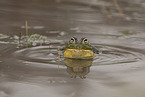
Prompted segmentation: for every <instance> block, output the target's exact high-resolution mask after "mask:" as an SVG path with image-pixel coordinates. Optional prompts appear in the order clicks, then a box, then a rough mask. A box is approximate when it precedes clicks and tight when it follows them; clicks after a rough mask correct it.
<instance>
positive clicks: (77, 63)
mask: <svg viewBox="0 0 145 97" xmlns="http://www.w3.org/2000/svg"><path fill="white" fill-rule="evenodd" d="M92 61H93V59H85V60H84V59H70V58H66V59H64V62H65V64H66V66H67V72H68V73H69V74H70V75H71V77H72V78H76V77H77V76H79V77H80V78H82V79H84V78H86V75H87V74H88V73H89V72H90V66H91V65H92Z"/></svg>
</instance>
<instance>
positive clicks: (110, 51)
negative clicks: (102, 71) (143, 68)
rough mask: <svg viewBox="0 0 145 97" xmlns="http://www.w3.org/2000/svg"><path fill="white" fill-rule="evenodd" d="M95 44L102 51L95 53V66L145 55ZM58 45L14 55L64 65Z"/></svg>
mask: <svg viewBox="0 0 145 97" xmlns="http://www.w3.org/2000/svg"><path fill="white" fill-rule="evenodd" d="M63 46H64V45H63ZM93 46H94V47H96V48H97V49H99V51H100V52H101V53H100V54H95V58H94V61H93V64H94V65H93V66H95V65H112V64H121V63H132V62H138V61H140V60H142V58H143V57H144V54H143V52H142V51H141V50H139V49H135V48H129V47H124V46H116V45H106V44H93ZM58 47H60V46H58V45H52V46H37V47H32V48H25V49H21V50H18V51H16V52H15V53H14V55H15V56H16V57H17V58H18V59H19V60H22V61H25V62H26V61H28V62H35V63H44V64H45V65H46V64H49V65H55V66H56V67H57V65H58V63H60V65H61V66H63V65H64V63H63V60H64V58H63V55H62V51H61V54H60V58H61V59H60V61H59V55H58ZM41 65H42V64H41Z"/></svg>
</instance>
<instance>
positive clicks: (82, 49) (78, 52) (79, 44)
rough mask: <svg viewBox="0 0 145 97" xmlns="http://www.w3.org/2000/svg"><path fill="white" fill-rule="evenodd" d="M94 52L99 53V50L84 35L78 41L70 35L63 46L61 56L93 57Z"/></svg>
mask: <svg viewBox="0 0 145 97" xmlns="http://www.w3.org/2000/svg"><path fill="white" fill-rule="evenodd" d="M95 53H96V54H99V50H97V49H96V48H95V47H94V46H92V45H91V44H90V42H89V41H88V39H87V38H86V37H83V38H81V40H80V41H78V39H77V38H76V37H72V38H71V39H70V40H69V42H68V43H67V44H66V46H65V48H64V52H63V56H64V57H65V58H76V59H93V58H94V57H95V56H94V54H95Z"/></svg>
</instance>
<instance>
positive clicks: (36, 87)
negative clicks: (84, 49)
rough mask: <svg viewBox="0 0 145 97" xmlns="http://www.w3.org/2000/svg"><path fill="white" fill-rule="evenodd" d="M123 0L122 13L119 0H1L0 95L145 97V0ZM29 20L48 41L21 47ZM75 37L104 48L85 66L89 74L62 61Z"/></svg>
mask: <svg viewBox="0 0 145 97" xmlns="http://www.w3.org/2000/svg"><path fill="white" fill-rule="evenodd" d="M117 2H118V4H119V7H120V9H121V11H122V12H120V10H119V9H118V7H117V5H116V3H115V0H1V1H0V22H1V23H0V33H1V34H5V36H0V97H145V93H144V91H145V84H144V82H145V76H144V74H145V50H144V49H145V29H144V27H145V11H144V10H145V1H144V0H117ZM26 20H27V21H28V32H29V35H31V34H36V33H37V34H40V35H43V36H45V37H47V42H48V44H46V45H45V46H44V45H41V46H40V45H39V46H36V47H31V48H27V47H26V48H21V49H20V48H17V42H16V39H17V36H18V35H19V32H22V34H23V35H25V21H26ZM16 35H17V36H16ZM72 36H76V37H77V38H78V39H80V38H82V37H87V38H88V40H89V41H90V43H92V45H93V46H95V47H96V48H98V49H99V50H100V52H101V53H100V54H99V55H97V54H96V55H95V58H94V60H93V61H92V62H90V61H89V62H88V63H89V64H90V65H89V67H87V66H86V67H83V68H84V69H83V70H85V71H86V72H84V73H83V74H84V75H86V78H85V79H81V78H79V77H77V78H75V79H73V78H71V77H70V76H71V75H72V72H71V71H72V70H75V71H77V70H79V69H80V68H77V67H75V68H74V69H72V67H71V66H70V67H67V66H66V65H65V63H64V58H63V57H62V56H61V59H60V60H59V56H58V51H57V49H58V47H63V46H64V43H65V42H67V41H68V40H69V39H70V38H71V37H72ZM50 41H51V45H49V42H50ZM67 62H68V61H67ZM69 62H70V61H69ZM69 62H68V63H69ZM72 62H73V63H74V64H73V66H74V65H75V64H78V63H79V64H84V63H87V62H86V61H85V62H84V63H83V62H76V63H75V62H74V61H72ZM58 64H59V65H58ZM58 68H59V71H58ZM89 68H90V72H89ZM81 70H82V68H81Z"/></svg>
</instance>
